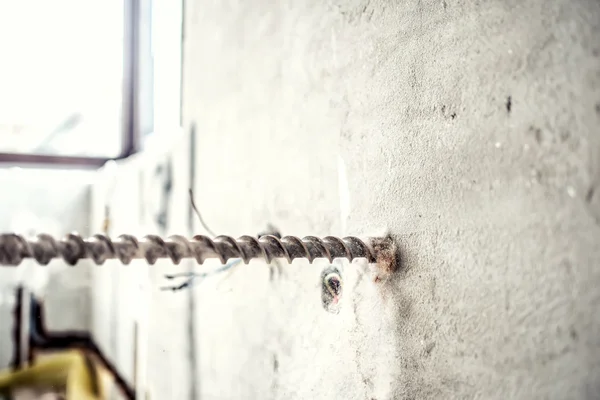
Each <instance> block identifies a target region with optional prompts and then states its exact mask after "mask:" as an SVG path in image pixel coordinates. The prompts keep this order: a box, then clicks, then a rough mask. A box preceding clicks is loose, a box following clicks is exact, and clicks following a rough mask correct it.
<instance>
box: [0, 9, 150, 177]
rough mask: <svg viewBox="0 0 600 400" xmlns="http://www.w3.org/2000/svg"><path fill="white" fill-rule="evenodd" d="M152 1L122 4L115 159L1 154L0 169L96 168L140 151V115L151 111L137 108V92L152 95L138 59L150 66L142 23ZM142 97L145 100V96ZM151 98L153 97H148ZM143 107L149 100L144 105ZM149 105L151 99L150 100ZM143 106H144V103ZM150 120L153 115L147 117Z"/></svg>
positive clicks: (147, 38) (145, 28) (146, 33)
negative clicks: (118, 136)
mask: <svg viewBox="0 0 600 400" xmlns="http://www.w3.org/2000/svg"><path fill="white" fill-rule="evenodd" d="M151 5H152V3H151V0H125V1H124V18H123V23H124V31H123V33H124V35H123V37H124V43H123V97H122V105H123V106H122V112H121V129H122V131H121V153H120V154H119V155H118V156H116V157H82V156H63V155H47V154H32V153H4V152H0V167H1V166H3V165H4V166H6V165H7V164H9V165H10V166H15V165H19V164H21V165H27V166H30V165H31V164H38V165H39V164H45V165H48V166H51V167H79V168H98V167H101V166H102V165H104V164H105V163H106V162H107V161H109V160H121V159H124V158H127V157H129V156H131V155H132V154H135V153H136V152H138V151H139V149H140V137H141V135H140V121H141V117H142V116H146V115H147V114H148V112H150V113H152V108H149V109H148V107H144V108H146V109H144V108H142V107H140V92H143V93H145V94H146V96H147V95H148V94H151V93H152V86H150V87H147V86H148V85H152V80H150V82H149V81H148V80H147V79H146V80H144V79H142V78H141V73H142V72H143V69H144V70H145V68H150V71H152V66H151V65H149V66H144V65H143V63H142V62H141V60H143V61H145V62H146V63H147V62H148V60H150V63H152V56H151V54H144V53H146V52H149V51H150V49H149V46H142V45H141V44H142V43H144V42H145V43H148V42H149V41H150V40H151V34H150V31H151V24H150V21H144V19H147V18H148V16H150V15H151V12H144V11H150V7H151ZM146 96H145V97H146ZM151 97H153V96H152V95H151ZM145 103H146V104H147V103H148V101H146V102H145ZM149 103H150V104H152V99H150V101H149ZM144 105H145V104H144ZM149 117H150V118H152V116H151V115H150V116H149Z"/></svg>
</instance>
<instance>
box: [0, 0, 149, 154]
mask: <svg viewBox="0 0 600 400" xmlns="http://www.w3.org/2000/svg"><path fill="white" fill-rule="evenodd" d="M150 7H151V4H150V2H149V1H147V0H121V1H116V0H110V1H102V0H87V1H82V0H18V1H15V0H0V57H1V58H0V60H1V61H0V162H2V161H4V162H6V161H9V162H13V163H14V162H19V161H25V162H27V161H34V162H52V163H61V164H81V165H85V164H88V165H101V164H102V163H103V162H104V161H106V160H107V159H115V158H121V157H124V156H127V155H129V154H131V153H132V152H133V151H135V149H136V146H137V135H139V134H144V133H148V132H147V131H151V130H152V123H148V122H144V121H152V117H151V116H150V117H149V116H148V115H146V114H147V111H148V110H149V112H150V113H151V112H152V79H151V78H150V79H144V77H145V76H148V75H149V74H150V76H151V74H152V66H151V65H148V64H151V63H152V56H151V54H150V51H151V50H150V47H151V46H150V45H149V44H148V43H149V40H150V33H149V32H150V29H151V28H150V22H149V21H150V19H151V13H150ZM141 18H145V19H146V23H144V21H141ZM140 27H142V29H145V30H142V29H141V28H140ZM146 31H147V33H146ZM140 43H146V45H145V46H141V47H140ZM140 48H141V49H142V50H143V51H144V52H145V53H143V54H142V52H140ZM146 53H147V54H146ZM140 62H145V63H146V65H144V68H142V69H140ZM147 71H149V72H147ZM140 77H141V78H140ZM139 92H143V94H144V102H143V103H142V104H140V102H139V101H138V99H139ZM146 104H147V105H148V106H147V107H146V109H144V108H143V107H144V105H146ZM140 121H142V125H143V127H141V128H140ZM140 129H141V130H144V131H146V132H140Z"/></svg>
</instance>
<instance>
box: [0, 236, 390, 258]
mask: <svg viewBox="0 0 600 400" xmlns="http://www.w3.org/2000/svg"><path fill="white" fill-rule="evenodd" d="M392 248H393V243H392V239H391V238H390V237H384V238H369V239H366V240H364V241H363V240H361V239H358V238H356V237H352V236H349V237H344V238H338V237H334V236H327V237H324V238H318V237H314V236H307V237H304V238H302V239H300V238H298V237H295V236H285V237H283V238H281V239H279V238H277V237H275V236H272V235H266V236H261V237H260V238H257V237H253V236H241V237H239V238H238V239H234V238H233V237H230V236H217V237H215V238H213V239H211V238H209V237H208V236H201V235H197V236H194V237H193V238H192V239H191V240H188V239H186V238H185V237H183V236H179V235H173V236H169V237H168V238H161V237H159V236H155V235H148V236H144V237H143V238H141V239H137V238H136V237H135V236H132V235H121V236H119V237H118V238H116V239H114V240H112V239H110V238H108V237H107V236H105V235H100V234H98V235H94V236H92V237H90V238H87V239H85V238H82V237H81V236H80V235H78V234H75V233H72V234H69V235H67V236H65V237H64V238H62V239H60V240H57V239H55V238H54V237H52V236H50V235H47V234H39V235H37V236H36V237H35V238H33V239H26V238H24V237H23V236H20V235H17V234H14V233H8V234H0V265H11V266H16V265H19V264H20V263H21V261H22V260H23V259H25V258H33V259H35V260H36V261H37V262H38V263H39V264H41V265H47V264H48V263H49V262H50V261H51V260H53V259H55V258H62V259H64V260H65V262H66V263H67V264H69V265H75V264H77V262H78V261H79V260H82V259H92V260H93V261H94V263H96V264H98V265H101V264H103V263H104V262H105V261H106V260H110V259H118V260H120V261H121V263H123V264H129V263H130V262H131V260H134V259H145V260H146V261H147V262H148V264H151V265H152V264H154V263H155V262H156V260H158V259H161V258H169V259H171V261H172V262H173V263H174V264H178V263H179V262H180V261H181V260H182V259H184V258H195V259H196V261H197V262H198V263H199V264H202V263H204V260H206V259H208V258H218V259H219V260H220V261H221V263H223V264H225V263H226V262H227V260H229V259H232V258H241V259H242V260H243V261H244V263H246V264H248V262H249V261H250V260H251V259H253V258H261V259H264V260H266V261H267V263H270V262H271V260H272V259H274V258H285V259H286V260H287V261H288V262H292V260H294V259H296V258H306V259H308V261H309V262H311V263H312V262H313V261H314V260H315V259H316V258H326V259H328V260H329V261H330V262H331V261H332V260H333V259H334V258H346V259H348V260H353V259H356V258H365V259H367V261H368V262H370V263H373V262H377V261H378V258H379V256H380V255H382V254H383V255H387V254H391V249H392Z"/></svg>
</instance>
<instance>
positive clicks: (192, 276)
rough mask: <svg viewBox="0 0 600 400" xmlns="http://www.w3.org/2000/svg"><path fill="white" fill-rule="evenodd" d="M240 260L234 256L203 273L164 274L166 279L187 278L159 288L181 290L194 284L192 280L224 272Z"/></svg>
mask: <svg viewBox="0 0 600 400" xmlns="http://www.w3.org/2000/svg"><path fill="white" fill-rule="evenodd" d="M241 261H242V259H241V258H236V259H234V260H233V261H230V262H228V263H227V264H225V265H223V266H221V267H219V268H217V269H214V270H212V271H210V272H203V273H198V272H182V273H180V274H172V275H165V278H167V279H176V278H187V280H186V281H184V282H183V283H182V284H180V285H174V286H163V287H162V288H161V290H171V291H173V292H176V291H178V290H182V289H185V288H188V287H191V286H193V285H194V283H195V282H194V281H195V280H196V279H197V278H206V277H208V276H211V275H216V274H218V273H220V272H225V271H227V270H228V269H231V268H233V267H235V266H236V265H238V264H239V263H240V262H241Z"/></svg>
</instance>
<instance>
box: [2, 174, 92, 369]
mask: <svg viewBox="0 0 600 400" xmlns="http://www.w3.org/2000/svg"><path fill="white" fill-rule="evenodd" d="M93 179H94V173H93V172H83V171H61V170H40V169H18V168H3V169H0V187H1V188H2V190H1V191H2V195H1V196H0V231H2V232H20V233H22V234H25V235H33V234H37V233H42V232H44V233H50V234H52V235H55V236H57V237H61V236H63V235H65V234H67V233H70V232H73V231H76V232H79V233H80V234H82V235H89V234H90V229H89V212H90V187H91V186H92V185H93ZM90 271H91V265H90V264H89V263H87V262H81V263H79V264H78V265H77V267H75V268H70V267H68V266H67V265H66V264H65V263H64V262H62V261H61V260H55V261H52V262H51V263H50V264H49V265H48V266H47V267H41V266H39V265H37V264H36V263H35V262H34V261H29V260H26V261H23V263H22V264H21V265H20V266H19V267H18V268H11V267H0V369H1V368H5V367H7V366H8V364H9V363H10V361H11V359H12V337H11V330H12V314H11V313H12V309H13V306H14V300H15V299H14V288H15V287H16V285H18V284H19V283H23V284H25V285H28V287H31V288H32V289H34V290H35V292H36V294H38V295H40V296H43V298H44V300H45V302H46V310H47V317H48V327H49V328H50V329H89V328H90V326H91V319H90V314H89V309H90V298H89V294H90V287H91V284H90Z"/></svg>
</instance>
